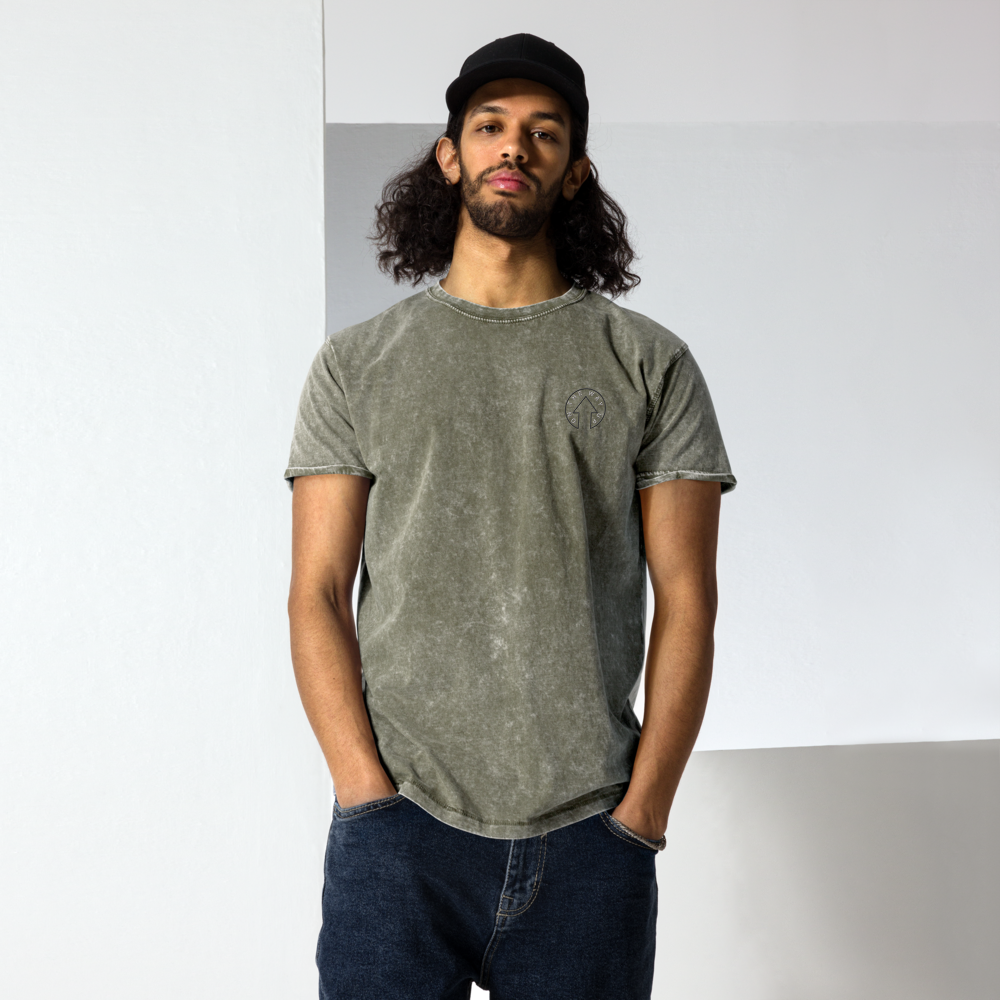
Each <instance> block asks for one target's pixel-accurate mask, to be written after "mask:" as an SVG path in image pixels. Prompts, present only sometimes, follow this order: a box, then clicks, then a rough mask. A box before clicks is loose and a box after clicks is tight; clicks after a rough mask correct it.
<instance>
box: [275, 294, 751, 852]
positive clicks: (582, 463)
mask: <svg viewBox="0 0 1000 1000" xmlns="http://www.w3.org/2000/svg"><path fill="white" fill-rule="evenodd" d="M324 473H346V474H350V475H356V476H366V477H367V478H369V479H370V480H371V486H370V492H369V496H368V509H367V520H366V525H365V535H364V547H363V552H362V560H361V570H360V582H359V604H358V618H357V628H358V640H359V643H360V651H361V663H362V673H363V688H364V697H365V703H366V705H367V709H368V713H369V717H370V719H371V725H372V730H373V732H374V734H375V740H376V743H377V745H378V751H379V754H380V756H381V758H382V762H383V765H384V767H385V770H386V773H387V774H388V775H389V777H390V778H391V779H392V781H393V783H394V784H395V785H396V787H397V788H398V789H399V791H400V792H402V794H403V795H404V796H405V797H407V798H408V799H411V800H412V801H414V802H415V803H417V804H418V805H420V806H421V807H423V808H424V809H426V810H427V811H428V812H430V813H431V814H432V815H434V816H436V817H437V818H438V819H440V820H442V821H443V822H445V823H448V824H450V825H452V826H455V827H458V828H459V829H461V830H466V831H469V832H471V833H476V834H481V835H483V836H487V837H498V838H520V837H532V836H538V835H539V834H542V833H546V832H548V831H550V830H554V829H557V828H558V827H561V826H565V825H567V824H569V823H573V822H576V821H577V820H581V819H585V818H587V817H588V816H592V815H594V814H595V813H597V812H600V811H601V810H603V809H610V808H613V807H614V806H616V805H617V804H618V803H619V802H620V801H621V799H622V797H623V796H624V794H625V790H626V788H627V787H628V781H629V776H630V774H631V769H632V761H633V758H634V756H635V751H636V746H637V744H638V741H639V732H640V724H639V721H638V719H637V717H636V715H635V713H634V711H633V704H634V701H635V696H636V693H637V691H638V686H639V678H640V674H641V672H642V666H643V657H644V644H645V624H644V623H645V615H646V607H645V604H646V573H645V552H644V548H643V542H642V519H641V508H640V504H639V494H638V492H637V491H638V490H640V489H642V488H644V487H647V486H652V485H654V484H655V483H660V482H663V481H664V480H668V479H700V480H707V481H710V482H718V483H721V484H722V487H721V488H722V490H723V492H727V491H729V490H731V489H733V487H734V486H735V484H736V480H735V478H734V477H733V475H732V472H731V470H730V467H729V461H728V458H727V456H726V450H725V447H724V445H723V442H722V437H721V435H720V432H719V426H718V423H717V420H716V416H715V411H714V408H713V406H712V400H711V397H710V396H709V392H708V388H707V387H706V385H705V380H704V378H703V376H702V373H701V371H700V370H699V368H698V366H697V364H696V363H695V360H694V358H693V357H692V356H691V353H690V351H689V350H688V348H687V345H686V344H685V343H684V342H683V341H681V340H680V339H678V338H677V337H676V336H674V334H672V333H671V332H670V331H669V330H666V329H665V328H664V327H662V326H660V325H659V324H657V323H655V322H653V321H652V320H650V319H648V318H647V317H645V316H642V315H641V314H639V313H636V312H633V311H631V310H628V309H624V308H622V307H621V306H618V305H616V304H614V303H613V302H611V301H610V300H609V299H607V298H605V297H603V296H601V295H598V294H595V293H593V292H587V291H584V290H583V289H580V288H578V287H575V286H574V287H573V288H571V289H570V290H569V291H568V292H566V293H565V294H564V295H561V296H559V297H558V298H555V299H550V300H548V301H546V302H538V303H535V304H534V305H530V306H521V307H519V308H514V309H496V308H491V307H487V306H481V305H476V304H474V303H471V302H467V301H466V300H464V299H459V298H456V297H455V296H452V295H450V294H449V293H448V292H446V291H444V289H442V288H441V287H440V285H435V286H433V287H431V288H428V289H425V290H424V291H421V292H419V293H417V294H415V295H412V296H410V297H409V298H407V299H405V300H403V301H402V302H399V303H398V304H397V305H395V306H393V307H392V308H391V309H387V310H386V311H385V312H383V313H381V314H380V315H378V316H376V317H374V318H373V319H370V320H368V321H367V322H365V323H360V324H358V325H357V326H352V327H348V328H347V329H344V330H341V331H339V332H337V333H334V334H332V335H331V336H329V337H328V338H327V339H326V341H325V342H324V344H323V346H322V347H321V348H320V349H319V351H318V353H317V354H316V357H315V360H314V361H313V363H312V367H311V368H310V370H309V373H308V376H307V378H306V383H305V387H304V388H303V390H302V395H301V400H300V403H299V410H298V416H297V419H296V423H295V431H294V437H293V441H292V448H291V457H290V459H289V462H288V468H287V469H286V470H285V473H284V475H285V479H286V480H287V481H288V484H289V486H290V487H291V486H292V481H293V480H294V478H295V477H296V476H309V475H320V474H324Z"/></svg>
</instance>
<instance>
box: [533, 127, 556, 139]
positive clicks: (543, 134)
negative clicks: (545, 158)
mask: <svg viewBox="0 0 1000 1000" xmlns="http://www.w3.org/2000/svg"><path fill="white" fill-rule="evenodd" d="M531 134H532V135H537V136H540V137H541V138H543V139H554V138H555V136H553V135H551V134H550V133H549V132H543V131H542V130H541V129H536V130H535V131H534V132H532V133H531Z"/></svg>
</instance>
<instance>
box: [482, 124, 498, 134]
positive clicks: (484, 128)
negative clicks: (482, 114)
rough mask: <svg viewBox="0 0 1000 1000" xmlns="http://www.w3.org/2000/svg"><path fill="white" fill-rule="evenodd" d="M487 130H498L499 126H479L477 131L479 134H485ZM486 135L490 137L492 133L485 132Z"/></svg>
mask: <svg viewBox="0 0 1000 1000" xmlns="http://www.w3.org/2000/svg"><path fill="white" fill-rule="evenodd" d="M488 128H495V129H499V128H500V126H499V125H489V124H487V125H480V126H479V131H480V132H486V130H487V129H488ZM486 134H487V135H492V134H493V133H492V132H487V133H486Z"/></svg>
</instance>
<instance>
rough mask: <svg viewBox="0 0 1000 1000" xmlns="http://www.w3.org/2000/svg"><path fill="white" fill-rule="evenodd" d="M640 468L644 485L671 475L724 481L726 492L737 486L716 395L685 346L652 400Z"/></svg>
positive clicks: (638, 462)
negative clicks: (714, 400)
mask: <svg viewBox="0 0 1000 1000" xmlns="http://www.w3.org/2000/svg"><path fill="white" fill-rule="evenodd" d="M635 472H636V483H635V485H636V489H639V490H641V489H644V488H645V487H647V486H654V485H655V484H656V483H662V482H666V481H667V480H668V479H699V480H703V481H705V482H713V483H721V484H722V492H723V493H728V492H730V491H731V490H733V489H734V488H735V487H736V477H735V476H734V475H733V473H732V469H731V468H730V467H729V457H728V456H727V454H726V446H725V445H724V444H723V442H722V432H721V431H720V430H719V422H718V420H717V419H716V416H715V407H714V406H713V405H712V397H711V396H710V395H709V392H708V386H707V385H706V384H705V378H704V376H703V375H702V373H701V369H700V368H699V367H698V364H697V362H696V361H695V360H694V358H693V357H692V356H691V352H690V351H689V350H688V349H687V348H686V347H684V348H682V349H681V351H680V352H679V353H678V355H677V356H676V357H675V358H674V359H673V360H672V361H671V363H670V365H669V366H668V367H667V370H666V372H664V375H663V379H662V380H661V382H660V386H659V389H658V391H657V393H656V394H655V395H654V397H653V399H652V400H651V401H650V406H649V411H648V412H647V415H646V430H645V433H644V434H643V437H642V444H641V445H640V447H639V454H638V455H637V456H636V460H635Z"/></svg>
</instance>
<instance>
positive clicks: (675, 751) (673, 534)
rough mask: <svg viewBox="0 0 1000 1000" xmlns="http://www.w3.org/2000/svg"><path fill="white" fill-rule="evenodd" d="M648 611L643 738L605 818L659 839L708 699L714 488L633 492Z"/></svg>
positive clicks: (676, 485)
mask: <svg viewBox="0 0 1000 1000" xmlns="http://www.w3.org/2000/svg"><path fill="white" fill-rule="evenodd" d="M639 497H640V502H641V503H642V529H643V537H644V540H645V545H646V564H647V566H648V567H649V579H650V582H651V583H652V586H653V597H654V601H655V604H654V612H653V622H652V627H651V630H650V637H649V651H648V653H647V656H646V688H645V695H646V701H645V710H644V713H643V722H642V734H641V736H640V737H639V747H638V750H637V751H636V756H635V761H634V763H633V766H632V778H631V780H630V782H629V787H628V790H627V791H626V793H625V797H624V798H623V799H622V801H621V802H620V803H619V804H618V806H617V808H615V810H614V811H613V813H612V815H613V816H614V817H615V819H617V820H619V821H620V822H622V823H624V824H625V826H627V827H629V829H631V830H634V831H635V832H636V833H639V834H641V835H642V836H644V837H648V838H649V839H651V840H658V839H659V838H660V837H662V836H663V833H664V831H665V830H666V828H667V818H668V816H669V815H670V806H671V804H672V803H673V799H674V794H675V792H676V791H677V785H678V784H679V782H680V780H681V774H682V773H683V771H684V767H685V765H686V764H687V760H688V757H689V756H690V755H691V750H692V748H693V747H694V742H695V739H696V738H697V736H698V730H699V729H700V728H701V720H702V718H703V717H704V714H705V704H706V702H707V701H708V689H709V686H710V684H711V681H712V658H713V655H714V652H715V641H714V638H713V631H714V628H715V612H716V606H717V603H718V595H717V590H716V578H715V552H716V545H717V541H718V532H719V507H720V502H721V497H722V491H721V488H720V486H719V484H718V483H703V482H697V481H695V480H690V479H675V480H670V481H669V482H665V483H658V484H657V485H655V486H649V487H647V488H646V489H644V490H641V491H640V493H639Z"/></svg>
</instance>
